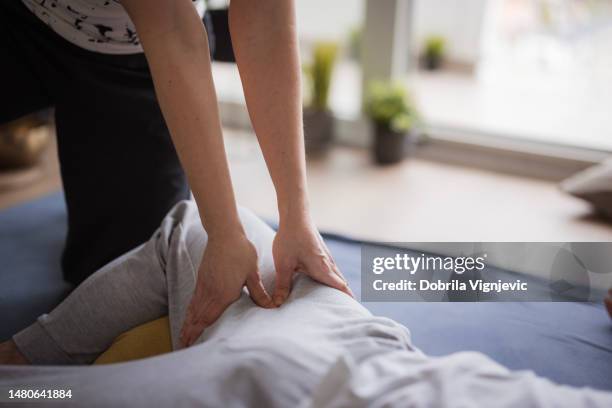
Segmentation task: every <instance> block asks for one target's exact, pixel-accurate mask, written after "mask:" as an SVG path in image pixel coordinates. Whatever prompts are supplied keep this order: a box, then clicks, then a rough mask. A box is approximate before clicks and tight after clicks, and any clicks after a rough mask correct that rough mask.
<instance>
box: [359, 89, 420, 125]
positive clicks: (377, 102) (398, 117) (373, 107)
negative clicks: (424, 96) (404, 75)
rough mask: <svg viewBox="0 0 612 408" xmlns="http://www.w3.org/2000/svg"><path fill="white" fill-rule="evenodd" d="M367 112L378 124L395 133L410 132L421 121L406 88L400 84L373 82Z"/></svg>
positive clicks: (367, 102) (369, 92)
mask: <svg viewBox="0 0 612 408" xmlns="http://www.w3.org/2000/svg"><path fill="white" fill-rule="evenodd" d="M365 111H366V113H367V114H368V116H370V118H371V119H372V120H373V121H374V122H375V123H376V124H378V125H381V126H384V127H386V128H388V129H391V130H393V131H395V132H408V131H409V130H410V129H412V127H413V126H414V125H415V123H416V122H418V119H419V115H418V113H417V111H416V109H415V107H414V105H413V103H412V100H411V98H410V96H409V95H408V92H407V90H406V88H405V87H404V86H403V84H401V83H399V82H381V81H374V82H372V83H371V84H370V85H369V86H368V92H367V95H366V103H365Z"/></svg>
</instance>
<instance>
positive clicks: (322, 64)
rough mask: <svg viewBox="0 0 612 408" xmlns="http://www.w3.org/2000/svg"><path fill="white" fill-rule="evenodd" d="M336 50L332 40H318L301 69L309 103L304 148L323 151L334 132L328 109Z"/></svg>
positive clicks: (336, 46) (306, 113)
mask: <svg viewBox="0 0 612 408" xmlns="http://www.w3.org/2000/svg"><path fill="white" fill-rule="evenodd" d="M337 54H338V45H337V44H336V43H333V42H318V43H316V44H315V46H314V50H313V60H312V63H311V64H310V65H308V66H305V68H304V70H305V72H306V74H307V77H308V80H309V82H308V84H309V92H308V93H309V96H310V103H309V104H308V106H307V107H306V108H305V109H304V137H305V144H306V152H308V153H316V152H322V151H324V150H325V149H326V148H327V147H328V146H329V144H330V142H331V141H332V139H333V135H334V118H333V116H332V114H331V112H330V110H329V105H328V99H329V88H330V84H331V77H332V73H333V69H334V65H335V63H336V57H337Z"/></svg>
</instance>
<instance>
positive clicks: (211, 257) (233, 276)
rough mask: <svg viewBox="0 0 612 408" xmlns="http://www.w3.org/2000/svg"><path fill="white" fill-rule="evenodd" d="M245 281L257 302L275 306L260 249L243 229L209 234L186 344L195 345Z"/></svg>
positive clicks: (188, 318) (185, 332) (189, 315)
mask: <svg viewBox="0 0 612 408" xmlns="http://www.w3.org/2000/svg"><path fill="white" fill-rule="evenodd" d="M245 285H246V287H247V289H248V290H249V294H250V296H251V299H253V301H254V302H255V303H256V304H257V305H258V306H261V307H265V308H270V307H274V304H273V303H272V299H271V298H270V295H268V293H267V292H266V289H265V288H264V286H263V284H262V282H261V276H260V275H259V270H258V268H257V251H256V250H255V247H254V246H253V244H252V243H251V242H250V241H249V240H248V238H247V237H246V236H245V235H244V233H229V234H226V235H224V236H213V235H209V237H208V243H207V245H206V249H205V250H204V255H203V256H202V262H201V263H200V268H199V271H198V277H197V282H196V288H195V291H194V293H193V296H192V298H191V303H190V304H189V307H188V309H187V313H186V316H185V321H184V323H183V329H182V330H181V342H182V343H183V346H184V347H187V346H190V345H192V344H193V343H194V342H195V341H196V340H197V338H198V337H200V335H201V334H202V331H203V330H204V329H205V328H206V327H208V326H210V325H212V324H213V323H214V322H215V321H216V320H217V319H218V318H219V317H220V316H221V314H223V312H224V311H225V309H227V307H228V306H229V305H231V304H232V303H233V302H235V301H236V300H238V298H239V297H240V294H241V292H242V287H243V286H245Z"/></svg>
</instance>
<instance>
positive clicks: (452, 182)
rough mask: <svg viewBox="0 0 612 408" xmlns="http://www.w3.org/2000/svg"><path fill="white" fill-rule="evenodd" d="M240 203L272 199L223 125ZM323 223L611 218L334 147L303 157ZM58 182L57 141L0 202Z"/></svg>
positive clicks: (579, 232) (499, 185) (531, 228)
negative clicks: (375, 160)
mask: <svg viewBox="0 0 612 408" xmlns="http://www.w3.org/2000/svg"><path fill="white" fill-rule="evenodd" d="M226 139H227V147H228V154H229V158H230V163H231V169H232V176H233V182H234V186H235V189H236V194H237V198H238V201H239V202H240V203H241V204H242V205H244V206H246V207H250V208H251V209H253V210H254V211H255V212H256V213H257V214H259V215H261V216H263V217H266V218H275V217H276V199H275V196H274V189H273V186H272V184H271V182H270V180H269V177H268V174H267V170H266V167H265V164H264V162H263V159H262V157H261V154H260V152H259V149H258V147H257V144H256V142H255V139H254V138H253V136H252V135H251V134H249V133H247V132H238V131H227V132H226ZM308 176H309V189H310V192H311V199H312V203H311V207H312V212H313V216H314V218H315V220H316V222H317V224H318V226H319V228H320V229H321V230H324V231H329V232H336V233H341V234H345V235H349V236H352V237H356V238H363V239H371V240H379V241H388V242H392V241H405V242H422V241H522V242H524V241H555V242H556V241H612V226H611V224H608V223H605V222H601V221H599V220H597V219H595V218H594V217H592V216H590V215H589V214H590V209H589V207H588V206H587V205H586V204H585V203H583V202H582V201H580V200H577V199H574V198H572V197H568V196H567V195H565V194H563V193H562V192H560V191H559V190H558V188H557V185H556V184H555V183H551V182H547V181H541V180H533V179H526V178H520V177H514V176H509V175H502V174H496V173H491V172H488V171H484V170H477V169H471V168H465V167H457V166H452V165H446V164H441V163H436V162H430V161H424V160H416V159H409V160H406V161H405V162H404V163H402V164H400V165H397V166H391V167H377V166H374V165H373V164H372V162H371V159H370V157H369V154H368V152H367V151H364V150H361V149H352V148H344V147H336V148H334V149H333V150H332V151H330V152H329V154H328V155H327V156H326V157H323V158H317V159H310V160H309V162H308ZM60 188H61V181H60V177H59V166H58V164H57V159H56V155H55V148H54V146H53V147H52V148H51V149H50V150H49V151H48V153H47V154H46V155H45V158H44V160H43V162H42V164H41V166H39V167H38V168H36V169H34V170H28V171H21V172H13V173H11V174H7V173H0V208H4V207H8V206H11V205H15V204H17V203H19V202H23V201H27V200H30V199H32V198H35V197H38V196H41V195H44V194H46V193H49V192H52V191H58V190H59V189H60Z"/></svg>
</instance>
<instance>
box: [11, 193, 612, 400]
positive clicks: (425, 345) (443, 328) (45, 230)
mask: <svg viewBox="0 0 612 408" xmlns="http://www.w3.org/2000/svg"><path fill="white" fill-rule="evenodd" d="M65 235H66V210H65V206H64V201H63V198H62V195H61V194H60V193H57V194H52V195H50V196H47V197H44V198H42V199H38V200H35V201H32V202H29V203H26V204H23V205H20V206H17V207H13V208H9V209H6V210H3V211H0V340H4V339H7V338H8V337H9V336H10V335H11V334H13V333H15V332H16V331H17V330H20V329H21V328H23V327H25V326H27V325H29V324H30V323H31V322H32V321H33V320H34V319H35V318H36V317H37V316H38V315H39V314H41V313H45V312H48V311H49V310H51V309H52V308H53V307H54V306H55V305H56V304H57V303H58V302H60V301H61V299H62V298H63V297H64V296H66V295H67V293H68V292H69V290H70V289H71V288H70V285H68V284H67V283H65V282H63V281H62V275H61V270H60V266H59V260H60V255H61V249H62V245H63V240H64V238H65ZM324 237H325V240H326V242H327V244H328V246H329V248H330V250H331V252H332V253H333V255H334V258H335V260H336V262H337V264H338V265H339V267H340V268H341V270H342V271H343V273H344V274H345V276H346V278H347V279H348V280H349V282H350V283H351V287H352V288H353V289H354V291H355V292H356V294H357V296H359V294H360V249H361V244H360V242H358V241H354V240H350V239H346V238H342V237H338V236H334V235H326V234H324ZM364 305H365V306H366V307H367V308H368V309H370V310H371V311H372V312H373V313H375V314H378V315H383V316H387V317H390V318H392V319H394V320H396V321H399V322H401V323H402V324H404V325H405V326H407V327H408V328H409V329H410V331H411V332H412V336H413V341H414V343H415V344H416V345H417V346H418V347H419V348H421V349H422V350H423V351H424V352H426V353H428V354H431V355H444V354H448V353H452V352H455V351H463V350H474V351H480V352H482V353H485V354H487V355H489V356H490V357H492V358H493V359H495V360H497V361H498V362H500V363H502V364H504V365H505V366H507V367H509V368H511V369H530V370H533V371H535V372H536V373H537V374H539V375H542V376H544V377H547V378H549V379H551V380H553V381H555V382H558V383H561V384H568V385H574V386H590V387H594V388H599V389H605V390H612V321H610V318H609V317H608V316H607V314H606V313H605V310H604V309H603V307H602V306H600V305H594V304H589V303H492V302H487V303H364Z"/></svg>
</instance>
